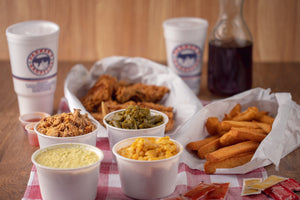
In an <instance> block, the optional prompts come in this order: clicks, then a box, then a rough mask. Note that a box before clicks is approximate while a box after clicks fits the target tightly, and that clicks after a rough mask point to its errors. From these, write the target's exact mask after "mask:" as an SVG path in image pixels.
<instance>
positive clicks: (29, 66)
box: [6, 20, 60, 115]
mask: <svg viewBox="0 0 300 200" xmlns="http://www.w3.org/2000/svg"><path fill="white" fill-rule="evenodd" d="M59 30H60V29H59V26H58V25H57V24H55V23H53V22H49V21H42V20H35V21H25V22H20V23H17V24H14V25H11V26H9V27H8V28H7V29H6V36H7V41H8V47H9V55H10V64H11V69H12V76H13V83H14V90H15V92H16V93H17V95H18V103H19V111H20V115H23V114H27V113H32V112H46V113H49V114H52V113H53V100H54V92H55V89H56V78H57V58H58V54H57V52H58V38H59Z"/></svg>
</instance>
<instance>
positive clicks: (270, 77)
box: [0, 61, 300, 200]
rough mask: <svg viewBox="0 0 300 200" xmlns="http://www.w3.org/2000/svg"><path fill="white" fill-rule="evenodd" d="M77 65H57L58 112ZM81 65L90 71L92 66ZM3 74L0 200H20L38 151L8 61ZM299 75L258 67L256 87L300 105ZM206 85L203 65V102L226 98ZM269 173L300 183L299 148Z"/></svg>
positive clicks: (280, 66) (284, 67)
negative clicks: (24, 124) (23, 123)
mask: <svg viewBox="0 0 300 200" xmlns="http://www.w3.org/2000/svg"><path fill="white" fill-rule="evenodd" d="M75 64H79V62H77V63H74V62H73V63H72V62H59V63H58V80H57V89H56V92H55V105H54V106H55V111H56V110H57V108H58V105H59V101H60V99H61V97H63V95H64V93H63V92H64V91H63V82H64V79H65V77H66V75H67V73H68V72H69V70H70V69H71V68H72V67H73V66H74V65H75ZM80 64H84V65H85V66H86V67H87V68H90V67H91V66H92V64H93V62H83V63H80ZM0 70H1V73H0V80H1V90H0V113H1V114H0V127H1V129H0V138H1V139H0V199H7V200H8V199H21V198H22V197H23V195H24V192H25V189H26V186H27V182H28V178H29V175H30V171H31V168H32V163H31V155H32V153H33V152H34V151H35V150H37V149H38V148H37V147H33V146H30V145H29V143H28V138H27V135H25V134H24V132H23V130H22V128H21V126H20V124H19V121H18V117H19V109H18V102H17V96H16V94H15V92H14V88H13V82H12V75H11V69H10V63H9V61H0ZM299 75H300V63H255V64H254V66H253V79H254V80H253V87H262V88H271V90H272V92H290V93H291V95H292V97H293V100H294V101H295V102H297V103H298V104H300V89H299V86H300V78H299ZM206 81H207V77H206V64H204V68H203V76H202V81H201V92H200V95H199V98H200V99H201V100H212V99H219V98H224V97H219V96H215V95H212V94H211V93H210V92H209V91H208V90H207V87H206V86H207V84H206ZM298 134H299V133H298ZM274 148H275V147H274ZM266 170H267V172H268V175H273V174H274V175H280V176H284V177H290V178H294V179H296V180H297V181H298V182H300V148H298V149H296V150H295V151H293V152H291V153H290V154H289V155H287V156H286V157H284V158H283V159H282V160H281V162H280V166H279V171H276V170H275V167H274V165H270V166H267V167H266ZM298 195H299V192H298Z"/></svg>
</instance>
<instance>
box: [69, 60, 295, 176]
mask: <svg viewBox="0 0 300 200" xmlns="http://www.w3.org/2000/svg"><path fill="white" fill-rule="evenodd" d="M102 74H110V75H112V76H115V77H117V79H118V80H129V81H131V82H133V83H135V82H142V83H145V84H154V85H162V86H166V87H168V88H169V89H170V91H171V92H170V93H169V94H168V95H166V97H165V98H164V99H163V100H162V101H161V102H160V103H162V104H164V105H165V106H172V107H174V112H175V113H174V117H175V125H174V129H173V130H172V131H171V132H169V133H167V135H169V136H170V137H171V138H172V139H175V140H177V141H179V142H180V143H181V144H182V145H183V146H184V147H185V146H186V144H188V143H189V142H191V141H196V140H200V139H204V138H205V137H206V136H208V135H209V134H208V132H207V131H206V129H205V122H206V119H207V118H208V117H218V118H219V120H222V119H223V117H224V114H225V113H228V112H229V111H230V110H231V109H232V108H233V107H234V106H235V105H236V104H237V103H240V104H241V105H242V110H245V109H247V108H248V107H249V106H257V107H258V109H259V110H264V111H268V112H269V114H270V115H271V116H273V117H275V116H276V118H275V121H274V123H273V127H272V131H271V132H270V133H269V135H268V136H267V137H266V138H265V139H264V140H263V141H262V142H261V144H260V146H259V147H258V149H257V151H256V152H255V154H254V156H253V158H252V160H251V161H250V162H249V163H247V164H245V165H243V166H239V167H235V168H231V169H217V171H216V173H220V174H243V173H247V172H250V171H252V170H254V169H257V168H259V167H263V166H267V165H269V164H271V163H274V164H275V166H276V167H278V166H279V163H280V159H281V158H283V157H284V156H286V155H287V154H288V153H290V152H292V151H293V150H295V149H296V148H298V147H300V127H299V124H300V106H299V105H297V104H296V103H295V102H294V101H292V98H291V95H290V93H271V90H270V89H262V88H255V89H251V90H249V91H246V92H243V93H240V94H237V95H235V96H232V97H230V98H226V99H224V100H218V101H215V102H213V103H211V104H208V105H207V106H205V107H203V106H202V104H201V102H200V101H199V99H198V98H197V96H196V95H195V94H194V93H193V92H192V91H191V90H190V89H189V87H188V86H187V85H186V84H185V83H184V82H183V81H182V79H181V78H180V77H179V76H178V75H177V74H175V73H174V72H173V71H172V70H170V69H169V68H167V67H166V66H164V65H161V64H158V63H155V62H152V61H150V60H147V59H144V58H129V57H118V56H115V57H108V58H105V59H103V60H100V61H98V62H96V63H95V64H94V65H93V67H92V68H91V70H90V71H88V70H87V69H86V68H85V67H84V66H83V65H75V66H74V67H73V68H72V69H71V71H70V72H69V74H68V75H67V77H66V79H65V84H64V92H65V97H66V99H67V101H68V105H69V108H70V110H71V111H73V109H74V108H79V109H81V110H82V112H83V113H85V112H87V111H86V110H85V108H84V107H83V105H82V104H81V102H80V101H79V98H81V97H83V96H84V95H85V94H86V92H87V90H88V89H89V88H90V87H91V86H92V85H93V84H94V83H95V81H96V80H97V78H98V77H99V76H100V75H102ZM200 92H201V91H200ZM99 137H107V134H106V130H105V128H104V127H103V126H101V133H100V135H99ZM181 162H184V163H186V164H187V165H188V166H189V167H190V168H192V169H199V170H203V165H204V163H205V160H204V159H199V158H198V157H197V156H196V154H193V153H191V152H189V151H187V150H184V152H183V154H182V156H181Z"/></svg>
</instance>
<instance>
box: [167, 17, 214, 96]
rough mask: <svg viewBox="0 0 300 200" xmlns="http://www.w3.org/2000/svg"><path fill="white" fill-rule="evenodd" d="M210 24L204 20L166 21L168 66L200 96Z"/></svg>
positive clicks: (193, 18) (179, 19)
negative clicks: (203, 62)
mask: <svg viewBox="0 0 300 200" xmlns="http://www.w3.org/2000/svg"><path fill="white" fill-rule="evenodd" d="M207 27H208V22H207V20H205V19H202V18H195V17H179V18H172V19H168V20H166V21H164V23H163V28H164V37H165V42H166V50H167V62H168V66H169V67H170V68H171V69H172V70H173V71H174V72H176V73H177V74H178V75H179V76H180V77H181V78H182V79H183V80H184V82H185V83H186V84H187V85H188V86H189V87H190V88H191V90H192V91H193V92H194V93H195V94H198V93H199V90H200V78H201V72H202V60H203V52H204V45H205V39H206V33H207Z"/></svg>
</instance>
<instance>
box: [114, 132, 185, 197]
mask: <svg viewBox="0 0 300 200" xmlns="http://www.w3.org/2000/svg"><path fill="white" fill-rule="evenodd" d="M140 138H142V139H145V138H154V139H159V138H162V137H149V136H143V137H134V138H128V139H124V140H122V141H120V142H118V143H116V144H115V145H114V147H113V149H112V151H113V154H114V155H115V157H116V160H117V164H118V170H119V174H120V180H121V186H122V190H123V192H124V194H126V195H127V196H130V197H132V198H135V199H153V198H161V197H165V196H168V195H170V194H171V193H173V192H174V190H175V187H176V178H177V173H178V165H179V158H180V155H181V153H182V151H183V147H182V145H181V144H180V143H179V142H177V141H175V140H172V139H169V141H171V142H172V143H173V145H174V147H175V149H176V152H177V153H176V154H175V155H174V154H172V152H171V151H170V152H168V150H169V147H168V148H167V152H166V153H165V154H166V155H168V156H167V158H162V159H160V158H159V159H158V160H155V159H156V158H154V160H135V159H132V158H127V157H125V156H122V155H120V154H122V152H120V150H121V149H122V148H126V147H128V146H130V148H131V150H133V151H136V148H139V149H141V147H142V150H145V149H143V148H144V147H145V146H144V147H143V145H141V144H140V141H138V142H137V140H136V139H140ZM164 138H166V137H164ZM164 143H165V142H161V144H164ZM146 146H147V145H146ZM145 148H147V147H145ZM134 149H135V150H134ZM170 149H173V150H174V148H173V147H171V148H170ZM129 154H130V153H129ZM142 154H144V155H146V154H147V155H150V157H151V154H152V153H151V152H148V153H146V151H145V153H142ZM142 154H140V155H142ZM159 155H161V154H160V153H158V154H157V156H158V157H159ZM134 156H135V155H133V157H134ZM139 159H143V158H139Z"/></svg>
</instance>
